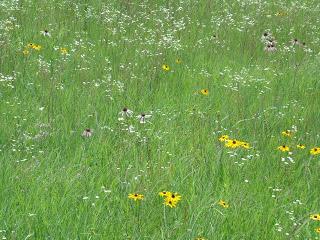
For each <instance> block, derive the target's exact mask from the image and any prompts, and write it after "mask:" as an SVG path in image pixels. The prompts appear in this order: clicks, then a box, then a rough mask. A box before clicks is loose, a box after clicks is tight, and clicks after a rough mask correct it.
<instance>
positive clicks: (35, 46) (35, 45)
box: [32, 44, 42, 51]
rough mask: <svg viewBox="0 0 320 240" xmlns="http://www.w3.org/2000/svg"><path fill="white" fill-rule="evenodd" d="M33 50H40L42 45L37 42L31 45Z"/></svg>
mask: <svg viewBox="0 0 320 240" xmlns="http://www.w3.org/2000/svg"><path fill="white" fill-rule="evenodd" d="M32 48H33V49H34V50H36V51H40V50H41V48H42V46H41V45H38V44H34V45H33V47H32Z"/></svg>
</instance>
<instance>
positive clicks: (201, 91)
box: [200, 89, 209, 96]
mask: <svg viewBox="0 0 320 240" xmlns="http://www.w3.org/2000/svg"><path fill="white" fill-rule="evenodd" d="M200 93H201V94H202V95H205V96H207V95H208V94H209V90H208V89H201V90H200Z"/></svg>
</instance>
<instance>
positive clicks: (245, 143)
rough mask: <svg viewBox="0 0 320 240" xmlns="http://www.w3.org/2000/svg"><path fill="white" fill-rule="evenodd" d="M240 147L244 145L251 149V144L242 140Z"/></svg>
mask: <svg viewBox="0 0 320 240" xmlns="http://www.w3.org/2000/svg"><path fill="white" fill-rule="evenodd" d="M240 147H243V148H245V149H249V148H250V144H249V143H247V142H240Z"/></svg>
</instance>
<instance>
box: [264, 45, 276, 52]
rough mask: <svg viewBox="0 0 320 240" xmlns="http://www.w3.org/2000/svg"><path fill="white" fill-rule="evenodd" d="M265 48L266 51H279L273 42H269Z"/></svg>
mask: <svg viewBox="0 0 320 240" xmlns="http://www.w3.org/2000/svg"><path fill="white" fill-rule="evenodd" d="M264 50H265V51H266V52H275V51H277V48H276V46H275V45H274V44H273V43H271V44H267V46H266V47H265V48H264Z"/></svg>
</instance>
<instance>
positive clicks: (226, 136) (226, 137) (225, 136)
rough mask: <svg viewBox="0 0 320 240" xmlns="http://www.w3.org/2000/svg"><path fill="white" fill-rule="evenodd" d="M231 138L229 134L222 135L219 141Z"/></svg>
mask: <svg viewBox="0 0 320 240" xmlns="http://www.w3.org/2000/svg"><path fill="white" fill-rule="evenodd" d="M228 139H229V136H228V135H222V136H221V137H219V141H220V142H225V141H227V140H228Z"/></svg>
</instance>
